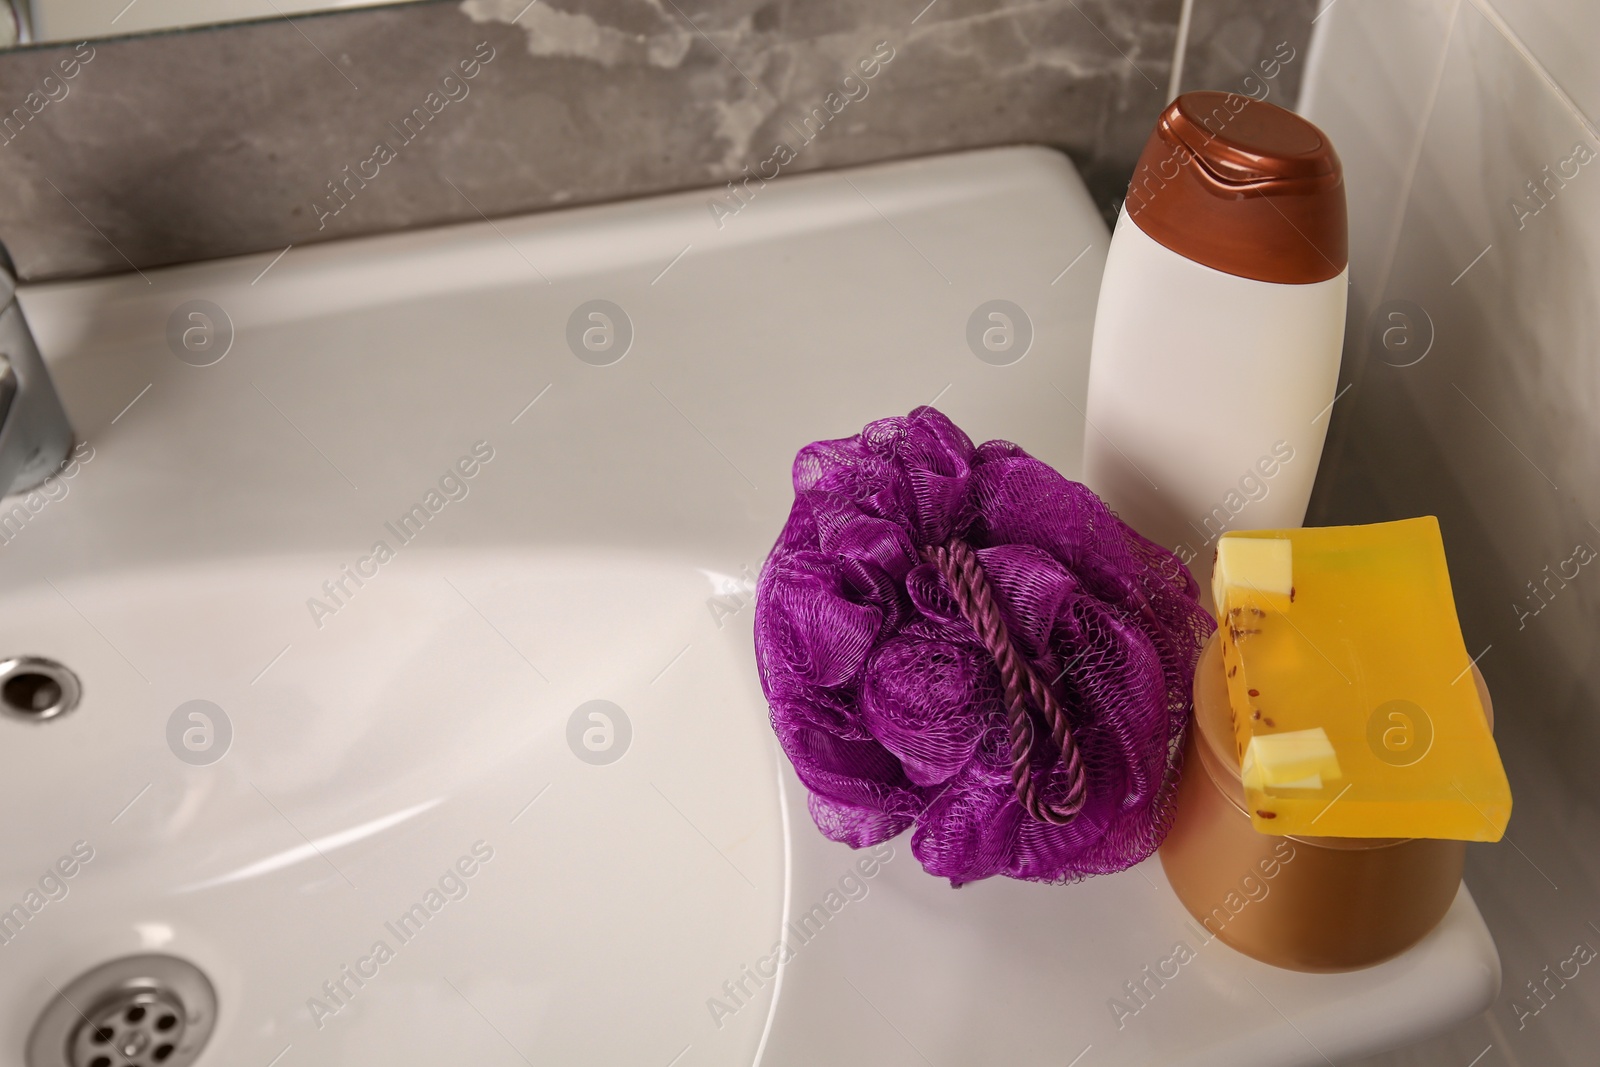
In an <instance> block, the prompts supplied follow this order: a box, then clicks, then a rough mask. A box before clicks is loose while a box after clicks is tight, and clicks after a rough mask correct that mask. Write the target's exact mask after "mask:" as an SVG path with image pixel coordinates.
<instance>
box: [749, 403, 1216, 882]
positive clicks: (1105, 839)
mask: <svg viewBox="0 0 1600 1067" xmlns="http://www.w3.org/2000/svg"><path fill="white" fill-rule="evenodd" d="M794 490H795V500H794V506H793V508H792V509H791V510H790V513H789V521H788V522H787V523H786V524H785V525H784V528H783V532H782V533H781V534H780V535H779V537H778V542H777V544H776V545H775V546H774V547H773V550H772V554H771V556H769V557H768V559H767V562H766V565H765V566H764V567H763V568H762V571H761V578H760V581H759V583H758V587H757V597H756V628H755V646H756V661H757V663H758V665H759V667H760V670H761V682H762V687H763V688H764V690H765V692H766V695H767V701H768V704H769V705H770V707H771V709H772V725H773V729H774V730H775V731H776V733H777V735H778V740H779V743H780V744H782V746H783V750H784V752H785V753H787V755H788V757H789V759H790V761H791V762H792V763H793V764H794V767H795V770H796V772H797V773H798V774H799V776H800V780H801V781H802V782H804V783H805V785H806V788H807V789H809V790H810V791H811V801H810V810H811V817H812V819H813V820H814V821H815V822H816V824H817V827H818V828H819V829H820V830H821V831H822V832H823V833H824V834H825V835H826V836H828V837H829V838H832V839H833V840H835V841H843V842H845V843H847V844H849V845H851V846H853V847H856V848H862V847H865V846H868V845H875V844H878V843H879V842H882V841H885V840H887V839H889V838H891V837H894V836H896V835H897V834H900V833H902V832H903V831H905V830H906V829H907V828H910V827H914V830H913V832H912V837H911V850H912V853H913V854H914V855H915V856H916V857H917V859H918V861H919V862H920V863H921V864H922V865H923V867H924V868H925V869H926V870H927V871H928V872H929V873H931V874H936V875H939V876H941V877H945V878H949V879H950V882H951V884H952V885H957V886H959V885H963V884H965V883H967V882H971V881H974V880H976V879H979V878H987V877H989V876H991V875H995V874H1005V875H1009V876H1010V877H1013V878H1022V879H1027V880H1029V881H1038V882H1068V881H1075V880H1077V879H1079V878H1083V877H1086V876H1088V875H1091V874H1107V873H1110V872H1113V871H1120V870H1123V869H1125V868H1127V867H1130V866H1132V865H1133V864H1135V863H1138V862H1139V861H1140V860H1143V859H1145V858H1146V857H1148V856H1149V855H1150V854H1151V853H1153V852H1154V851H1155V849H1156V846H1157V845H1159V844H1160V843H1161V839H1162V837H1163V836H1164V835H1165V834H1166V831H1167V827H1168V825H1169V824H1170V820H1171V816H1172V804H1173V799H1174V792H1175V789H1174V787H1175V785H1176V782H1177V774H1178V770H1179V766H1178V764H1179V760H1180V758H1181V753H1182V750H1183V731H1184V728H1185V725H1186V723H1187V721H1188V711H1189V700H1190V688H1191V686H1192V684H1193V680H1194V666H1195V662H1196V661H1197V660H1198V658H1199V655H1200V648H1201V645H1202V644H1203V643H1204V641H1205V639H1206V637H1208V636H1209V635H1210V633H1211V631H1212V629H1213V628H1214V624H1213V622H1212V620H1211V617H1210V616H1209V614H1207V613H1206V612H1205V611H1203V610H1202V609H1201V607H1200V604H1199V601H1198V593H1199V590H1198V587H1197V586H1196V584H1195V581H1194V579H1193V578H1192V577H1191V576H1190V574H1189V572H1188V570H1187V569H1186V568H1185V567H1184V566H1183V564H1182V563H1181V562H1179V560H1178V559H1177V557H1176V556H1174V555H1172V553H1170V552H1168V551H1166V550H1165V549H1163V548H1162V547H1160V546H1159V545H1156V544H1154V543H1153V542H1151V541H1148V540H1146V539H1145V538H1143V537H1141V536H1140V535H1139V534H1138V533H1136V532H1135V531H1134V530H1133V529H1131V528H1130V527H1129V526H1128V525H1127V524H1126V523H1124V522H1122V520H1121V519H1119V518H1117V516H1116V515H1115V514H1113V513H1112V512H1111V510H1110V509H1109V508H1107V507H1106V505H1105V504H1104V503H1103V502H1102V501H1101V500H1100V498H1099V497H1097V496H1095V495H1094V493H1092V492H1091V491H1089V490H1088V489H1087V488H1085V487H1084V486H1082V485H1079V484H1078V483H1077V482H1072V481H1069V480H1067V479H1066V478H1064V477H1062V476H1061V475H1060V474H1058V473H1057V472H1056V471H1055V470H1053V469H1051V468H1050V467H1049V466H1048V465H1046V464H1044V463H1041V462H1040V461H1039V460H1036V459H1034V458H1033V457H1032V456H1030V455H1028V454H1027V453H1026V452H1024V451H1023V450H1022V449H1020V448H1018V447H1017V446H1016V445H1013V444H1010V443H1008V442H1005V441H989V442H987V443H985V444H983V445H980V446H978V447H976V448H975V447H973V444H972V441H971V439H970V438H968V437H967V435H966V434H964V433H962V432H961V430H960V429H959V428H958V427H957V426H956V425H955V424H954V423H952V422H951V421H950V420H949V419H948V418H946V417H945V416H944V415H943V414H941V413H940V412H938V411H936V410H935V409H933V408H931V407H921V408H917V409H916V410H915V411H913V412H912V413H911V414H910V415H908V416H906V417H905V418H889V419H880V420H878V421H877V422H874V423H871V424H870V425H868V426H867V427H866V428H865V429H863V430H862V431H861V433H859V434H857V435H856V436H854V437H848V438H843V439H840V440H837V441H817V442H815V443H813V444H810V445H807V446H806V447H805V448H803V449H801V450H800V453H799V455H797V456H796V457H795V461H794ZM951 542H963V543H965V544H966V545H968V546H970V547H971V548H972V549H974V550H975V553H976V559H977V563H978V566H979V567H980V568H981V572H982V576H983V578H984V580H985V581H986V582H987V585H988V588H989V590H990V592H991V593H992V598H993V604H994V607H995V608H997V609H998V612H999V615H1000V616H1001V618H1003V621H1004V624H1005V630H1006V631H1007V632H1008V634H1009V642H1010V646H1011V647H1012V648H1014V649H1015V650H1016V653H1017V655H1018V656H1019V657H1020V658H1021V659H1022V660H1025V661H1026V665H1027V668H1028V669H1029V670H1030V671H1031V672H1032V674H1033V675H1034V676H1035V677H1037V678H1038V679H1040V680H1041V681H1042V682H1044V683H1045V684H1047V685H1048V687H1049V689H1050V694H1051V695H1052V696H1053V697H1054V698H1055V700H1056V702H1057V703H1059V705H1060V706H1061V708H1062V709H1064V711H1065V714H1066V719H1067V722H1068V724H1069V735H1070V738H1071V740H1072V741H1073V742H1074V743H1075V744H1076V747H1077V751H1078V753H1079V755H1080V757H1081V760H1082V767H1083V771H1082V780H1083V784H1084V787H1085V792H1084V795H1085V799H1084V801H1083V807H1082V809H1081V810H1079V811H1078V813H1077V814H1076V816H1074V817H1073V818H1072V819H1071V821H1070V822H1068V823H1066V824H1065V825H1058V824H1056V823H1052V822H1047V821H1045V820H1044V819H1042V818H1035V817H1034V816H1033V815H1030V814H1029V813H1028V810H1025V808H1024V806H1023V804H1022V803H1021V802H1020V801H1019V799H1018V795H1017V787H1016V784H1014V781H1013V777H1012V749H1011V739H1010V733H1009V729H1008V719H1007V714H1008V712H1007V703H1006V696H1005V689H1004V685H1003V682H1002V677H1001V673H1000V670H999V668H998V667H997V666H996V662H995V657H994V654H993V653H992V652H991V648H992V647H993V646H992V645H986V644H985V641H984V639H983V638H981V637H980V635H979V634H978V632H977V631H976V630H975V629H974V628H973V626H972V624H971V623H969V622H968V621H967V618H966V616H965V615H964V614H963V613H962V610H961V608H960V607H959V606H958V603H957V599H956V596H955V593H954V592H953V591H952V589H951V587H950V586H949V584H948V583H947V581H946V578H945V572H943V571H941V570H940V569H939V568H938V567H936V566H935V565H934V564H933V563H932V562H930V561H929V560H928V558H927V557H925V556H924V554H923V550H924V549H928V548H932V547H936V546H942V545H946V544H948V543H951ZM969 558H970V554H969ZM1038 711H1039V709H1037V708H1034V709H1032V710H1031V711H1030V714H1032V715H1033V720H1032V721H1033V722H1034V724H1035V737H1036V747H1035V750H1034V752H1033V756H1032V759H1031V760H1030V761H1029V764H1028V766H1029V767H1031V768H1032V769H1033V774H1032V776H1031V779H1030V780H1031V782H1032V787H1033V788H1034V789H1035V790H1037V791H1038V793H1039V796H1040V797H1042V798H1043V800H1044V801H1045V802H1046V803H1047V804H1058V803H1062V802H1065V801H1067V800H1069V799H1070V794H1071V789H1072V785H1073V782H1072V780H1071V779H1070V776H1069V774H1068V772H1067V770H1066V769H1065V765H1064V763H1063V762H1062V761H1061V759H1060V757H1061V751H1060V750H1059V749H1057V748H1056V746H1055V745H1054V743H1053V742H1052V740H1051V737H1050V733H1049V729H1048V726H1047V724H1046V723H1045V722H1044V721H1043V720H1042V719H1041V718H1040V717H1039V715H1038ZM1024 784H1026V783H1024ZM1031 810H1039V809H1037V808H1034V809H1031ZM1047 814H1048V813H1047Z"/></svg>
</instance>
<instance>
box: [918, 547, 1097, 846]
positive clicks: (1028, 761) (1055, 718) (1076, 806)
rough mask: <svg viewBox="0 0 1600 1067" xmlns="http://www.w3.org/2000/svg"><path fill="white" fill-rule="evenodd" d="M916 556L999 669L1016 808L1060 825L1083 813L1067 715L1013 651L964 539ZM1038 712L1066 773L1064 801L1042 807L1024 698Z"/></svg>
mask: <svg viewBox="0 0 1600 1067" xmlns="http://www.w3.org/2000/svg"><path fill="white" fill-rule="evenodd" d="M922 558H923V559H926V560H927V561H928V562H929V563H932V564H933V565H934V566H935V567H937V568H939V573H940V574H942V575H944V580H945V583H946V584H947V585H949V587H950V592H951V594H952V595H953V596H954V597H955V600H956V604H957V605H958V606H959V607H960V608H961V614H962V617H964V618H965V619H966V620H967V622H969V623H971V624H972V628H973V630H974V631H976V632H977V634H978V637H979V639H980V640H982V641H983V647H984V648H987V649H988V650H989V655H991V656H993V657H994V662H995V665H996V666H997V667H998V668H999V669H1000V683H1001V685H1003V686H1004V687H1005V694H1006V709H1007V712H1008V715H1007V719H1008V721H1009V724H1010V731H1011V781H1012V784H1013V785H1014V786H1015V787H1016V790H1017V799H1018V800H1020V801H1021V802H1022V808H1023V810H1024V811H1026V812H1027V813H1028V814H1029V815H1032V816H1033V817H1034V818H1035V819H1040V820H1043V821H1045V822H1050V823H1055V824H1056V825H1057V826H1065V825H1066V824H1067V823H1069V822H1071V821H1072V819H1073V816H1075V815H1077V814H1078V812H1079V811H1081V810H1082V809H1083V800H1084V788H1085V786H1084V778H1083V763H1082V761H1081V760H1080V759H1079V758H1078V747H1077V746H1076V745H1074V744H1073V743H1072V735H1071V734H1069V733H1068V732H1067V715H1066V712H1064V711H1062V710H1061V705H1060V704H1058V703H1056V698H1055V696H1054V695H1052V694H1051V692H1050V687H1049V686H1047V685H1045V684H1044V683H1043V682H1042V681H1040V680H1039V676H1038V675H1037V674H1035V673H1034V672H1033V668H1031V667H1029V666H1028V663H1027V661H1026V660H1024V659H1023V658H1022V657H1021V656H1020V655H1018V653H1017V649H1016V646H1014V645H1013V644H1012V643H1011V635H1010V634H1008V633H1006V621H1005V619H1004V618H1002V617H1001V615H1000V609H999V608H998V607H996V606H995V602H994V595H993V593H991V592H990V590H989V582H988V580H987V579H986V578H984V576H983V565H982V564H980V563H979V562H978V557H977V554H976V553H974V552H973V551H972V547H971V546H970V545H968V544H967V543H966V542H965V541H950V542H948V543H946V544H943V545H937V546H934V547H930V548H924V549H923V550H922ZM1029 698H1032V700H1033V703H1034V705H1035V706H1036V707H1038V709H1039V710H1040V711H1042V712H1043V713H1044V719H1045V722H1046V723H1048V724H1049V725H1050V739H1051V740H1052V741H1054V742H1055V746H1056V750H1057V751H1058V752H1060V753H1061V762H1062V764H1063V765H1065V767H1066V769H1067V780H1068V781H1069V782H1070V783H1071V784H1070V786H1069V787H1068V789H1067V797H1066V800H1065V801H1064V802H1062V803H1060V804H1056V805H1051V804H1046V803H1044V802H1043V801H1042V800H1041V799H1040V797H1039V791H1038V789H1037V788H1035V786H1034V781H1033V718H1032V716H1030V715H1029V714H1028V700H1029Z"/></svg>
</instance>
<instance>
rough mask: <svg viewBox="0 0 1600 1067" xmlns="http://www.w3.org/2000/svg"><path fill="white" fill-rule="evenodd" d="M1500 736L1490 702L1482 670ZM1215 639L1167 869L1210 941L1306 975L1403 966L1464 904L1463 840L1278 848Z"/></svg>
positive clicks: (1477, 677)
mask: <svg viewBox="0 0 1600 1067" xmlns="http://www.w3.org/2000/svg"><path fill="white" fill-rule="evenodd" d="M1472 674H1473V681H1474V682H1475V683H1476V685H1477V687H1478V696H1479V698H1480V699H1481V700H1482V701H1483V708H1484V712H1485V714H1486V716H1487V717H1488V719H1489V725H1490V727H1491V729H1492V728H1493V726H1494V711H1493V709H1492V708H1491V707H1490V704H1489V693H1488V690H1487V688H1485V686H1484V683H1483V676H1482V675H1481V674H1479V673H1478V669H1477V667H1473V668H1472ZM1234 744H1235V743H1234V738H1233V728H1232V726H1231V725H1230V722H1229V716H1228V687H1227V679H1226V678H1225V677H1224V676H1223V673H1222V655H1221V652H1220V645H1219V644H1218V641H1217V638H1216V635H1212V638H1211V640H1210V642H1209V643H1208V644H1207V645H1206V647H1205V651H1204V652H1202V653H1201V656H1200V662H1199V665H1198V666H1197V667H1196V669H1195V678H1194V717H1193V719H1192V720H1191V721H1190V728H1189V740H1188V742H1187V743H1186V746H1185V750H1184V763H1183V777H1182V779H1181V780H1180V782H1179V785H1178V803H1177V814H1176V816H1175V818H1174V820H1173V824H1172V830H1171V831H1170V832H1169V833H1168V834H1167V838H1166V840H1165V841H1164V842H1163V843H1162V845H1161V866H1162V867H1163V869H1165V871H1166V874H1167V881H1168V882H1170V883H1171V884H1172V888H1173V891H1174V892H1176V893H1177V894H1178V899H1179V900H1180V901H1182V903H1183V906H1184V907H1185V908H1186V909H1188V911H1189V914H1190V915H1192V916H1194V918H1195V920H1196V921H1197V922H1199V923H1200V925H1201V926H1202V927H1203V928H1204V929H1205V931H1206V933H1207V934H1208V935H1210V936H1212V937H1216V938H1217V939H1218V940H1220V941H1222V942H1224V943H1225V944H1227V945H1230V946H1232V947H1233V948H1236V949H1238V950H1239V951H1240V952H1243V953H1244V954H1245V955H1247V956H1252V957H1254V958H1255V959H1258V960H1261V961H1262V962H1264V963H1270V964H1273V965H1275V966H1278V967H1287V968H1289V969H1291V970H1296V971H1348V970H1354V969H1356V968H1358V967H1369V966H1371V965H1372V964H1375V963H1381V962H1382V961H1384V960H1386V959H1389V958H1390V957H1392V956H1396V955H1399V954H1400V953H1401V952H1404V951H1405V950H1406V949H1408V948H1410V947H1411V946H1412V945H1414V944H1416V943H1417V942H1418V941H1420V940H1422V938H1423V937H1424V936H1426V935H1427V933H1428V931H1430V930H1432V929H1433V928H1434V927H1435V926H1436V925H1438V923H1439V920H1440V919H1442V918H1444V914H1445V912H1446V911H1448V910H1449V909H1450V905H1451V902H1453V901H1454V900H1455V897H1456V890H1457V888H1458V887H1459V886H1460V884H1461V868H1462V864H1463V863H1464V861H1465V859H1466V848H1467V846H1466V842H1465V841H1445V840H1438V839H1432V838H1414V839H1397V838H1355V837H1299V836H1293V835H1291V836H1286V837H1280V836H1275V835H1272V834H1263V833H1261V832H1259V831H1257V830H1256V829H1255V828H1254V827H1253V826H1251V824H1250V815H1249V812H1248V811H1247V810H1246V809H1245V795H1244V784H1243V782H1241V781H1240V778H1239V762H1238V757H1237V755H1236V752H1237V749H1236V748H1235V747H1234Z"/></svg>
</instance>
